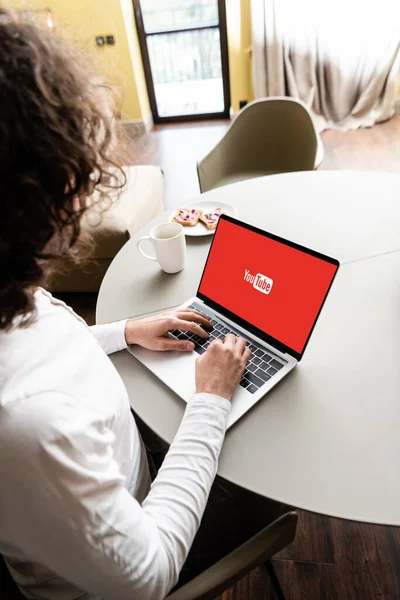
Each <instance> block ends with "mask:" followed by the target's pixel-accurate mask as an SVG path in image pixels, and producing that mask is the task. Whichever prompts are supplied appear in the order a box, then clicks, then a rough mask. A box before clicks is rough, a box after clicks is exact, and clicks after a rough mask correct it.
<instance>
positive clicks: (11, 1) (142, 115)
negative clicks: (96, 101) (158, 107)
mask: <svg viewBox="0 0 400 600" xmlns="http://www.w3.org/2000/svg"><path fill="white" fill-rule="evenodd" d="M128 5H129V6H128ZM0 6H7V7H12V8H16V9H21V8H28V7H29V8H32V9H42V8H50V9H51V11H52V13H53V18H54V21H55V24H56V27H57V29H58V30H59V32H60V33H61V34H62V35H63V36H64V37H65V38H67V39H68V40H70V41H72V42H73V43H75V44H76V45H77V46H78V47H79V48H82V50H84V51H86V52H89V53H91V54H93V56H94V57H95V58H96V61H97V63H98V68H99V70H100V71H101V72H102V73H103V74H104V75H105V76H106V77H107V78H109V79H110V80H111V81H113V82H114V83H115V84H117V87H118V88H119V89H120V92H121V95H122V110H121V112H122V118H123V119H124V120H134V119H143V120H146V119H147V118H148V116H149V113H150V108H149V104H148V99H147V92H146V90H145V84H144V75H143V68H142V63H141V60H140V55H139V47H138V43H137V34H136V27H135V23H134V19H133V9H132V5H131V2H130V0H127V2H125V0H121V2H120V0H3V1H2V0H0ZM127 25H128V27H127ZM128 31H129V35H128V33H127V32H128ZM106 34H112V35H114V37H115V46H107V45H106V46H104V47H98V46H96V44H95V37H96V35H106Z"/></svg>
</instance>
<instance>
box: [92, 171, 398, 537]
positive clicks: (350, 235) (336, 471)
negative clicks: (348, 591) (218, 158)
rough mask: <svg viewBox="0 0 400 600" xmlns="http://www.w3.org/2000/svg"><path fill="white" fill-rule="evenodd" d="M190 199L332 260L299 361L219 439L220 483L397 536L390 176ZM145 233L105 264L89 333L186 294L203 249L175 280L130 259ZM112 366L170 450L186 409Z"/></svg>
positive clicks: (332, 177) (223, 191)
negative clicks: (328, 283) (334, 265)
mask: <svg viewBox="0 0 400 600" xmlns="http://www.w3.org/2000/svg"><path fill="white" fill-rule="evenodd" d="M201 198H207V199H212V200H216V201H223V202H229V203H231V204H233V205H235V206H236V207H237V209H238V213H239V218H240V219H242V220H243V221H247V222H248V223H252V224H253V225H256V226H258V227H261V228H263V229H266V230H267V231H271V232H273V233H275V234H277V235H280V236H282V237H285V238H288V239H289V240H292V241H295V242H298V243H300V244H302V245H304V246H308V247H310V248H312V249H315V250H318V251H320V252H322V253H324V254H327V255H328V256H333V257H334V258H337V259H339V261H340V262H341V267H340V269H339V272H338V275H337V277H336V279H335V282H334V284H333V287H332V290H331V292H330V294H329V297H328V299H327V302H326V304H325V306H324V308H323V311H322V313H321V316H320V319H319V321H318V323H317V326H316V328H315V330H314V333H313V335H312V337H311V340H310V343H309V345H308V347H307V349H306V351H305V354H304V358H303V360H302V361H301V362H300V363H299V365H298V366H297V368H296V369H295V370H294V371H293V372H292V373H291V374H290V375H289V376H288V377H287V378H286V379H284V380H283V381H282V382H281V383H280V384H279V385H278V386H276V387H275V388H274V389H273V390H272V391H271V392H270V393H268V394H267V395H266V396H265V397H264V398H263V399H262V400H261V401H260V402H259V403H258V404H256V405H255V406H254V408H252V409H251V410H250V411H249V412H248V413H247V415H245V416H244V417H243V418H242V419H241V420H240V421H239V422H238V423H237V424H236V425H235V426H234V427H233V428H232V429H231V430H230V431H228V433H227V436H226V440H225V444H224V447H223V451H222V454H221V458H220V464H219V470H218V472H219V474H220V475H221V476H223V477H225V478H226V479H228V480H230V481H233V482H235V483H237V484H239V485H241V486H243V487H245V488H248V489H249V490H252V491H255V492H258V493H259V494H262V495H264V496H268V497H270V498H273V499H275V500H278V501H282V502H285V503H287V504H290V505H293V506H296V507H298V508H303V509H306V510H310V511H315V512H318V513H323V514H326V515H330V516H336V517H340V518H346V519H354V520H357V521H366V522H370V523H380V524H390V525H400V175H394V174H386V173H353V172H346V171H342V172H332V171H331V172H329V171H326V172H323V171H320V172H305V173H293V174H285V175H276V176H269V177H262V178H259V179H252V180H248V181H244V182H241V183H237V184H234V185H230V186H227V187H224V188H219V189H217V190H213V191H212V192H208V193H207V194H204V195H203V196H202V197H201ZM201 198H200V199H201ZM168 216H169V213H166V214H165V215H163V216H162V217H160V218H158V219H157V220H156V221H155V222H161V221H164V220H167V218H168ZM153 225H154V222H153V223H149V224H148V225H147V226H146V227H145V228H144V229H142V230H141V231H140V232H139V233H138V234H137V235H136V236H135V237H134V238H133V239H131V240H130V241H129V242H128V243H127V244H126V245H125V246H124V247H123V248H122V250H121V251H120V252H119V254H118V255H117V256H116V257H115V259H114V261H113V263H112V264H111V266H110V268H109V270H108V272H107V274H106V276H105V278H104V281H103V283H102V286H101V289H100V293H99V299H98V304H97V322H98V323H105V322H110V321H113V320H117V319H121V318H124V317H138V316H140V315H145V314H149V313H152V312H155V311H160V310H162V309H167V308H171V307H173V306H177V305H178V304H180V303H181V302H183V301H184V300H186V299H188V298H189V297H190V296H193V295H195V294H196V290H197V285H198V282H199V279H200V275H201V272H202V269H203V266H204V261H205V258H206V256H207V252H208V249H209V244H210V241H211V238H210V237H202V238H191V239H190V238H188V240H187V241H188V264H187V266H186V268H185V269H184V270H183V271H182V272H181V273H179V274H177V275H166V274H164V273H163V272H162V271H161V270H160V268H159V267H158V265H157V263H154V262H152V261H149V260H146V259H145V258H143V257H142V256H141V255H140V254H139V252H138V251H137V250H136V240H137V238H138V237H139V236H141V235H145V234H147V233H148V231H149V230H150V228H151V227H152V226H153ZM111 358H112V360H113V362H114V364H115V366H116V368H117V369H118V371H119V373H120V374H121V376H122V378H123V380H124V382H125V385H126V387H127V389H128V393H129V397H130V399H131V404H132V407H133V408H134V410H135V411H136V412H137V413H138V414H139V416H140V417H141V418H142V419H143V420H144V421H145V422H146V423H147V424H148V425H149V426H150V427H151V429H153V430H154V431H155V432H156V433H157V434H158V435H160V436H161V437H162V438H163V439H164V440H166V441H167V442H168V443H170V442H171V441H172V440H173V438H174V435H175V433H176V431H177V428H178V425H179V423H180V420H181V418H182V415H183V412H184V410H185V403H184V402H183V401H182V400H181V399H180V398H179V397H177V396H176V395H175V394H174V393H173V392H171V391H170V390H169V389H168V388H167V387H166V386H165V385H164V384H163V383H161V382H160V381H159V380H158V379H157V378H156V377H155V376H153V375H152V374H151V373H150V372H149V371H147V369H146V368H145V367H143V366H142V365H141V364H139V363H138V362H137V361H136V360H135V359H134V358H133V357H132V356H131V355H130V354H129V353H128V352H126V351H125V352H121V353H118V354H115V355H113V356H112V357H111Z"/></svg>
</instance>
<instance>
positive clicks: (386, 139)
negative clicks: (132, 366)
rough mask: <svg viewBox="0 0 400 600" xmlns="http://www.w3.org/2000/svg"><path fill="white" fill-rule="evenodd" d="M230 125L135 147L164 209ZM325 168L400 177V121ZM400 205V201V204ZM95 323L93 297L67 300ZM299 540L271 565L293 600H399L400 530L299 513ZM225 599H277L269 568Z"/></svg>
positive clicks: (167, 129) (352, 141) (175, 128)
mask: <svg viewBox="0 0 400 600" xmlns="http://www.w3.org/2000/svg"><path fill="white" fill-rule="evenodd" d="M227 127H228V122H226V121H216V122H207V123H203V124H182V125H164V126H157V127H155V128H154V130H153V131H152V132H150V133H148V134H145V135H142V136H140V137H138V138H135V139H133V140H132V141H131V143H130V146H129V153H130V158H131V162H132V164H155V165H159V166H161V167H162V168H163V170H164V174H165V206H166V208H172V207H174V206H178V205H182V204H184V203H185V201H186V200H188V199H190V198H191V197H193V196H195V195H197V194H198V193H199V187H198V182H197V173H196V161H197V160H198V159H199V158H201V157H203V156H204V155H205V154H206V153H207V151H208V150H210V149H211V148H212V147H213V145H214V144H215V143H216V142H217V141H218V140H219V139H220V137H221V136H222V135H223V134H224V132H225V131H226V129H227ZM322 139H323V142H324V147H325V157H324V161H323V163H322V166H321V168H322V169H352V170H375V171H394V172H400V115H397V116H396V117H395V118H394V119H392V120H391V121H389V122H387V123H383V124H381V125H377V126H375V127H373V128H371V129H362V130H357V131H351V132H348V133H340V132H336V131H326V132H324V133H323V134H322ZM399 200H400V197H399ZM61 297H62V299H63V300H65V301H66V302H67V303H68V304H69V305H70V306H72V307H73V308H74V309H75V310H76V311H77V312H78V313H79V314H81V315H82V316H83V317H84V318H85V319H86V320H87V321H88V323H89V324H92V323H93V322H94V312H95V303H96V295H95V294H64V295H62V296H61ZM299 515H300V519H299V526H298V533H297V537H296V540H295V541H294V542H293V544H292V545H291V546H289V547H288V548H286V549H285V550H284V551H283V552H281V553H280V554H279V555H277V557H275V559H274V561H273V563H274V566H275V570H276V573H277V575H278V577H279V579H280V581H281V585H282V588H283V591H284V593H285V595H286V598H287V600H400V528H394V527H381V526H373V525H364V524H360V523H352V522H349V521H342V520H339V519H330V518H328V517H325V516H321V515H315V514H311V513H307V512H305V511H299ZM219 600H276V596H275V594H274V592H273V590H272V587H271V584H270V582H269V580H268V576H267V573H266V571H265V569H264V568H259V569H255V570H254V571H253V572H252V573H251V574H250V575H248V576H247V577H244V578H243V579H242V580H241V581H240V582H239V583H237V584H236V585H235V586H233V587H232V588H231V589H230V590H228V591H226V592H225V593H224V594H223V595H222V596H220V599H219Z"/></svg>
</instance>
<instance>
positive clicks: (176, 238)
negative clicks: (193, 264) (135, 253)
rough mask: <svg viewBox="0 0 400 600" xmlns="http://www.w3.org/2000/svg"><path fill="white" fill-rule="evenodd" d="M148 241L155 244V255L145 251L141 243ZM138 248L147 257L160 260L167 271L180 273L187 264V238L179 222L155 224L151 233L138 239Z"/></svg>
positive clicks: (163, 268) (161, 265)
mask: <svg viewBox="0 0 400 600" xmlns="http://www.w3.org/2000/svg"><path fill="white" fill-rule="evenodd" d="M146 241H150V242H151V244H152V245H153V248H154V251H155V253H156V255H155V256H150V254H146V252H143V250H142V248H141V245H142V244H143V242H146ZM137 248H138V250H139V252H140V254H142V255H143V256H144V257H145V258H149V259H150V260H156V261H158V262H159V263H160V267H161V268H162V270H163V271H165V273H178V272H179V271H182V269H183V267H184V266H185V261H186V238H185V234H184V233H183V227H182V225H180V224H179V223H159V225H155V226H154V227H153V229H151V231H150V235H146V236H144V237H141V238H140V239H139V240H138V241H137Z"/></svg>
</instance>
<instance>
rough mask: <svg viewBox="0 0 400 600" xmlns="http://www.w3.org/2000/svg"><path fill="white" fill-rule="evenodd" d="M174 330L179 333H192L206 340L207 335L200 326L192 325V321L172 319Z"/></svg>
mask: <svg viewBox="0 0 400 600" xmlns="http://www.w3.org/2000/svg"><path fill="white" fill-rule="evenodd" d="M173 327H174V329H180V330H181V331H191V332H192V333H197V335H199V336H200V337H202V338H206V339H207V338H208V337H209V334H208V333H207V331H205V330H204V329H203V328H202V327H200V325H197V323H193V321H186V320H185V319H178V318H176V319H174V320H173Z"/></svg>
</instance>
